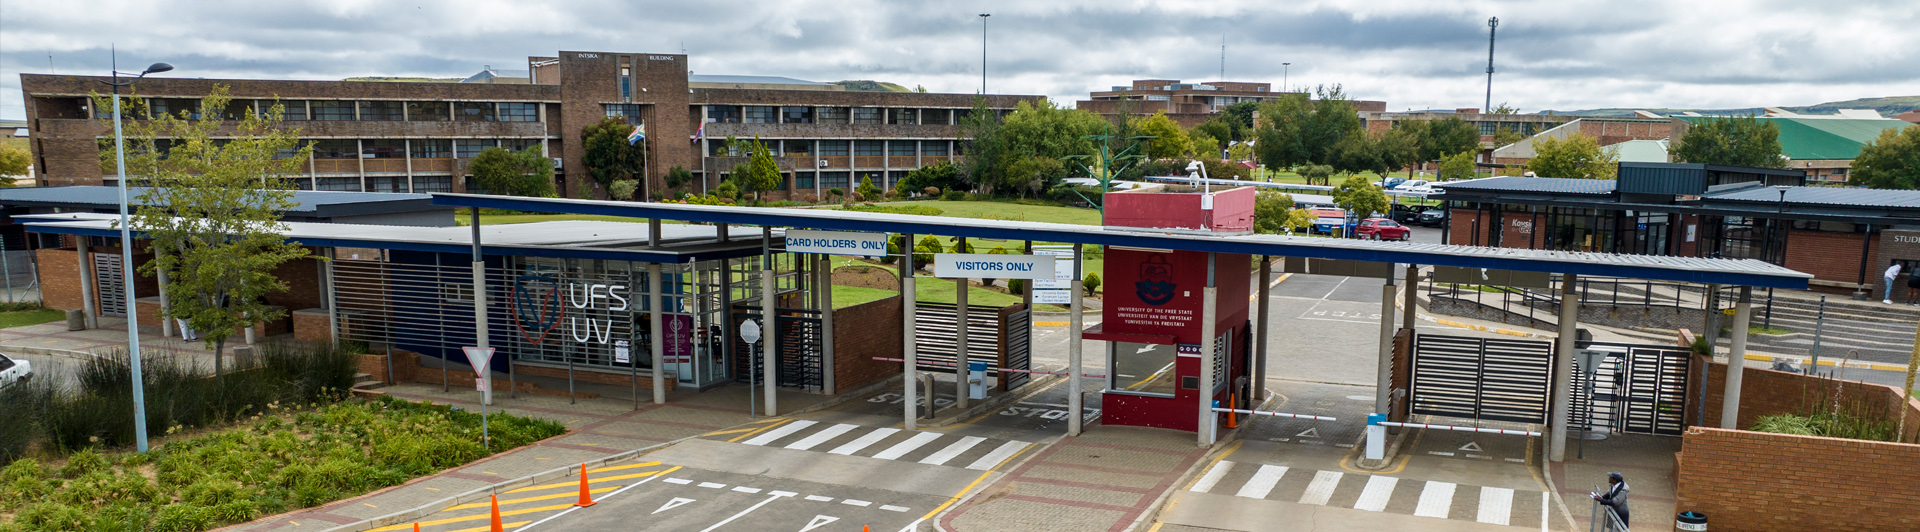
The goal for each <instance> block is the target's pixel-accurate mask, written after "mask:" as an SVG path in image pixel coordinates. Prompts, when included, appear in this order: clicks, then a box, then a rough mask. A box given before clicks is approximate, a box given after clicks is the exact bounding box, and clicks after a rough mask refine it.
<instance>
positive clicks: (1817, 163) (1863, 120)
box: [1674, 109, 1914, 183]
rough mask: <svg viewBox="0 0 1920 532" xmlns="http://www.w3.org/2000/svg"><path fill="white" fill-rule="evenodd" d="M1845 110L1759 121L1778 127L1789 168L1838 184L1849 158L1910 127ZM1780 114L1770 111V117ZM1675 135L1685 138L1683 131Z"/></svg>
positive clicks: (1687, 120) (1699, 118)
mask: <svg viewBox="0 0 1920 532" xmlns="http://www.w3.org/2000/svg"><path fill="white" fill-rule="evenodd" d="M1770 111H1772V110H1770ZM1847 111H1850V112H1847V113H1843V114H1839V115H1799V114H1793V113H1785V114H1786V116H1763V117H1759V119H1760V120H1762V121H1766V122H1771V123H1773V124H1774V125H1775V126H1778V127H1779V128H1780V150H1781V152H1782V153H1784V154H1785V155H1786V156H1787V158H1788V159H1789V161H1788V163H1787V166H1788V167H1789V168H1793V169H1796V170H1805V171H1806V172H1807V180H1808V181H1810V182H1817V181H1828V182H1836V183H1839V182H1845V181H1846V180H1847V169H1848V168H1849V167H1851V166H1852V165H1853V158H1854V157H1857V156H1859V155H1860V148H1862V147H1865V146H1866V145H1867V144H1868V143H1871V142H1873V141H1874V139H1877V138H1879V137H1880V132H1881V131H1885V130H1888V129H1895V130H1898V129H1905V128H1907V127H1909V126H1912V125H1914V124H1913V123H1912V122H1907V121H1905V120H1894V119H1890V118H1870V117H1867V116H1865V115H1864V114H1862V113H1859V112H1856V111H1853V110H1851V109H1849V110H1847ZM1781 113H1782V112H1780V111H1774V112H1772V113H1770V114H1781ZM1674 118H1676V119H1678V120H1680V121H1682V122H1685V123H1687V124H1696V123H1700V122H1703V121H1707V120H1713V119H1716V118H1721V117H1712V116H1677V117H1674ZM1675 133H1676V135H1685V130H1684V129H1683V130H1682V131H1678V132H1675Z"/></svg>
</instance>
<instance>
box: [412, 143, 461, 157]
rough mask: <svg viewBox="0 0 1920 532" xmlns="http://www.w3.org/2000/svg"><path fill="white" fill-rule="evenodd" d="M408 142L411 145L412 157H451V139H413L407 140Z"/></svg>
mask: <svg viewBox="0 0 1920 532" xmlns="http://www.w3.org/2000/svg"><path fill="white" fill-rule="evenodd" d="M409 144H411V145H412V146H413V148H412V152H413V158H415V159H446V158H449V157H453V141H451V140H446V139H414V140H413V141H411V142H409Z"/></svg>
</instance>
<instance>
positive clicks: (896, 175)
mask: <svg viewBox="0 0 1920 532" xmlns="http://www.w3.org/2000/svg"><path fill="white" fill-rule="evenodd" d="M906 179H907V172H906V171H905V170H890V171H888V172H887V184H885V185H882V187H884V188H886V189H887V190H893V187H894V185H896V184H899V183H900V182H901V181H904V180H906Z"/></svg>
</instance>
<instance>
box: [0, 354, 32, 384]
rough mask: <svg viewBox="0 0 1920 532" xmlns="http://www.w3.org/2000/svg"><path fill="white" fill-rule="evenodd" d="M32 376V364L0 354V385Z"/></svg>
mask: <svg viewBox="0 0 1920 532" xmlns="http://www.w3.org/2000/svg"><path fill="white" fill-rule="evenodd" d="M31 378H33V364H32V363H30V362H27V361H25V360H15V359H12V358H8V357H7V356H6V355H0V386H6V385H9V384H13V383H14V381H24V380H28V379H31Z"/></svg>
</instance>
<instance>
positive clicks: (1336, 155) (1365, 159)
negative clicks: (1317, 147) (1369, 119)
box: [1327, 129, 1387, 174]
mask: <svg viewBox="0 0 1920 532" xmlns="http://www.w3.org/2000/svg"><path fill="white" fill-rule="evenodd" d="M1327 159H1328V160H1327V162H1328V163H1329V164H1331V165H1333V168H1334V169H1335V170H1338V171H1340V172H1343V173H1348V174H1357V173H1360V172H1366V171H1372V172H1374V173H1377V174H1384V173H1386V168H1387V165H1386V163H1385V162H1383V161H1381V159H1380V147H1379V143H1378V142H1376V141H1375V139H1374V138H1373V136H1372V135H1368V134H1367V132H1365V131H1362V130H1358V129H1355V130H1352V131H1349V132H1347V137H1346V138H1343V139H1340V142H1337V143H1334V145H1333V149H1332V150H1330V151H1329V152H1328V153H1327Z"/></svg>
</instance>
